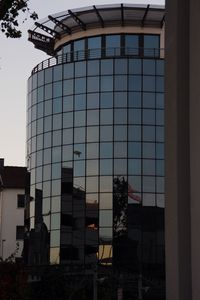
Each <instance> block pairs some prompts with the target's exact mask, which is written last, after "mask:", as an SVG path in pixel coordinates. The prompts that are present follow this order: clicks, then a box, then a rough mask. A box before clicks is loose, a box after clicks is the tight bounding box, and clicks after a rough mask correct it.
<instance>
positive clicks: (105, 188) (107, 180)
mask: <svg viewBox="0 0 200 300" xmlns="http://www.w3.org/2000/svg"><path fill="white" fill-rule="evenodd" d="M100 192H101V193H103V192H104V193H107V192H108V193H109V192H112V177H111V176H101V177H100Z"/></svg>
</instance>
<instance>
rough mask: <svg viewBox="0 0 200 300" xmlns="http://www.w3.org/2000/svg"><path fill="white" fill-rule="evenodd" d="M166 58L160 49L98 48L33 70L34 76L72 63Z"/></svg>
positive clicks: (70, 54)
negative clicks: (116, 59) (115, 59)
mask: <svg viewBox="0 0 200 300" xmlns="http://www.w3.org/2000/svg"><path fill="white" fill-rule="evenodd" d="M116 57H118V58H135V57H138V58H164V49H158V48H130V47H121V48H98V49H85V50H80V51H74V52H68V53H65V54H62V55H57V56H53V57H50V58H48V59H46V60H44V61H42V62H41V63H39V64H38V65H37V66H35V67H34V68H33V70H32V73H31V74H32V75H33V74H35V73H37V72H39V71H42V70H45V69H47V68H49V67H52V66H55V65H60V64H65V63H71V62H76V61H82V60H90V59H91V60H93V59H103V58H116Z"/></svg>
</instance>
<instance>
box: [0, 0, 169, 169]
mask: <svg viewBox="0 0 200 300" xmlns="http://www.w3.org/2000/svg"><path fill="white" fill-rule="evenodd" d="M29 2H30V9H31V10H32V11H34V10H35V11H36V12H37V13H38V15H39V19H43V18H45V17H47V16H48V15H49V14H55V13H57V12H61V11H66V10H67V9H73V8H78V7H86V6H90V5H101V4H110V3H122V1H117V0H107V1H106V0H104V1H103V0H82V1H81V0H74V1H72V2H71V1H66V0H57V1H55V0H42V1H41V0H30V1H29ZM123 3H127V4H130V3H131V4H155V5H164V0H137V1H134V0H132V1H129V0H126V1H124V2H123ZM24 18H26V16H25V15H23V14H21V18H20V19H21V23H22V21H23V19H24ZM33 25H34V21H33V20H27V21H26V22H25V23H23V24H21V25H20V28H21V30H22V31H23V37H22V38H21V39H7V38H6V37H5V36H4V35H3V33H1V32H0V45H1V46H0V158H4V159H5V165H10V166H11V165H15V166H25V165H26V161H25V149H26V87H27V79H28V77H29V76H30V74H31V70H32V69H33V67H34V66H35V65H37V64H38V63H39V62H41V61H42V60H45V59H47V58H48V56H47V55H46V54H45V53H43V52H41V51H39V50H37V49H35V48H34V46H33V44H32V43H30V42H28V40H27V36H28V35H27V30H28V29H31V28H32V27H33Z"/></svg>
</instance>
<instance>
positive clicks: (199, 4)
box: [189, 0, 200, 300]
mask: <svg viewBox="0 0 200 300" xmlns="http://www.w3.org/2000/svg"><path fill="white" fill-rule="evenodd" d="M199 14H200V1H198V0H190V40H189V45H190V109H189V111H190V172H191V175H190V182H191V263H192V300H198V299H199V298H200V284H199V283H200V31H199V26H200V20H199Z"/></svg>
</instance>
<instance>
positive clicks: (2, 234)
mask: <svg viewBox="0 0 200 300" xmlns="http://www.w3.org/2000/svg"><path fill="white" fill-rule="evenodd" d="M0 193H1V196H0V257H2V250H3V259H6V258H7V257H8V256H10V255H11V254H12V253H13V252H14V251H15V250H16V243H17V242H19V246H20V247H19V251H18V254H17V255H16V256H17V257H19V256H21V253H22V249H23V241H22V240H16V226H17V225H20V226H23V225H24V208H18V207H17V195H18V194H24V193H25V192H24V189H4V190H3V191H1V192H0ZM2 240H5V241H4V242H2ZM2 248H3V249H2Z"/></svg>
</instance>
